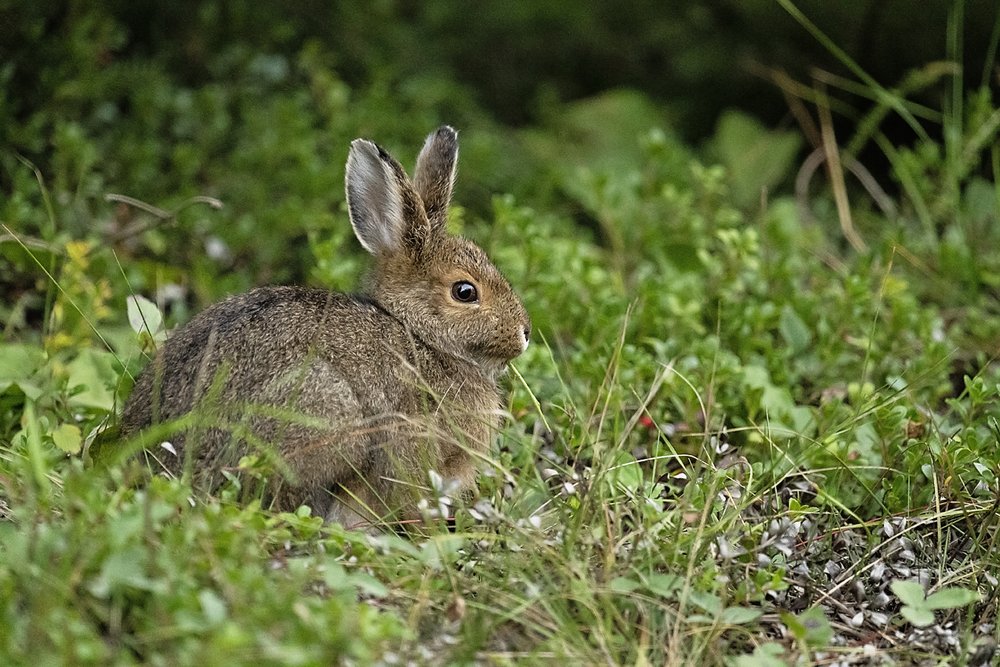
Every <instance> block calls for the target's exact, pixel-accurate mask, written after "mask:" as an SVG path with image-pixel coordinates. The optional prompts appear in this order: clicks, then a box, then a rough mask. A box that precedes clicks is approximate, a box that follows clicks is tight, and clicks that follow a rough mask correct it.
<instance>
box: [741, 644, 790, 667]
mask: <svg viewBox="0 0 1000 667" xmlns="http://www.w3.org/2000/svg"><path fill="white" fill-rule="evenodd" d="M784 653H785V649H784V647H783V646H781V645H780V644H776V643H774V642H768V643H766V644H761V645H760V646H758V647H757V648H755V649H754V651H753V653H752V654H751V655H741V656H738V657H737V658H736V659H735V660H733V665H734V666H735V667H785V665H787V664H788V663H787V662H786V661H784V660H782V659H781V658H780V657H779V656H781V655H783V654H784Z"/></svg>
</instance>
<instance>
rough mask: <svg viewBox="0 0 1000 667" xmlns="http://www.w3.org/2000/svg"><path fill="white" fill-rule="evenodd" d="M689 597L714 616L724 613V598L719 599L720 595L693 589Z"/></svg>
mask: <svg viewBox="0 0 1000 667" xmlns="http://www.w3.org/2000/svg"><path fill="white" fill-rule="evenodd" d="M689 599H690V600H691V602H693V603H694V604H695V605H696V606H698V607H700V608H701V609H704V610H705V611H707V612H708V613H709V614H712V615H713V616H720V615H721V614H722V600H720V599H719V596H718V595H712V594H711V593H702V592H701V591H691V594H690V596H689Z"/></svg>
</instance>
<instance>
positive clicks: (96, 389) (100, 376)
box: [66, 349, 119, 412]
mask: <svg viewBox="0 0 1000 667" xmlns="http://www.w3.org/2000/svg"><path fill="white" fill-rule="evenodd" d="M115 363H116V362H115V357H114V355H113V354H111V353H110V352H107V351H104V350H93V349H84V350H81V352H80V354H79V355H77V357H76V358H75V359H74V360H73V361H71V362H70V363H69V364H68V368H69V379H68V380H67V383H66V384H67V386H68V387H69V388H70V390H73V392H74V393H73V395H72V396H70V399H69V402H70V405H74V406H79V407H83V408H96V409H98V410H105V411H107V412H110V411H112V410H113V409H114V407H115V386H116V385H117V384H118V380H119V377H118V372H117V371H116V370H115Z"/></svg>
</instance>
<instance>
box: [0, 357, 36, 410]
mask: <svg viewBox="0 0 1000 667" xmlns="http://www.w3.org/2000/svg"><path fill="white" fill-rule="evenodd" d="M45 361H46V355H45V352H44V351H43V350H42V349H41V348H38V347H34V346H32V345H0V393H3V392H5V391H7V389H9V388H10V387H11V386H15V385H16V386H17V387H18V388H19V389H20V390H21V391H22V392H24V395H25V396H27V397H28V398H29V399H31V400H33V401H35V400H38V398H39V397H40V396H41V395H42V394H43V393H44V392H43V391H42V389H41V387H39V386H38V384H37V383H35V382H32V381H31V378H32V376H34V375H35V373H37V372H38V370H39V369H40V368H41V367H42V366H43V365H44V364H45Z"/></svg>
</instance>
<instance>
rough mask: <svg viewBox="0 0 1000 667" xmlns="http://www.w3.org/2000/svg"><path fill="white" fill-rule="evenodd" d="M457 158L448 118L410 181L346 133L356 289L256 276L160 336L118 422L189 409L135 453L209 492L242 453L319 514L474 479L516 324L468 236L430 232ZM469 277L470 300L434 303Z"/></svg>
mask: <svg viewBox="0 0 1000 667" xmlns="http://www.w3.org/2000/svg"><path fill="white" fill-rule="evenodd" d="M457 154H458V143H457V137H456V135H455V132H454V130H452V129H451V128H449V127H442V128H440V129H439V130H438V131H437V132H435V133H433V134H431V135H430V136H429V137H428V139H427V142H426V143H425V145H424V148H423V150H422V151H421V154H420V157H419V159H418V160H417V169H416V172H415V176H414V181H413V183H411V182H410V181H409V180H408V179H407V177H406V174H405V173H404V171H403V169H402V168H401V167H400V166H399V164H398V163H397V162H396V161H395V160H393V159H392V157H390V156H389V155H388V154H387V153H385V151H383V150H382V149H381V148H378V147H377V146H375V145H374V144H372V143H370V142H367V141H364V140H360V139H359V140H356V141H354V142H353V143H352V146H351V153H350V156H349V158H348V167H347V177H346V187H347V195H348V204H349V209H350V213H351V223H352V225H353V226H354V229H355V233H356V234H357V236H358V238H359V240H360V241H361V243H362V244H363V245H364V246H365V248H367V249H368V250H369V251H370V252H371V253H372V254H373V255H374V257H375V265H374V269H373V273H372V280H371V287H370V290H369V292H368V294H366V295H364V296H348V295H344V294H339V293H335V292H328V291H325V290H319V289H306V288H300V287H262V288H258V289H255V290H252V291H250V292H247V293H246V294H241V295H239V296H234V297H230V298H229V299H227V300H225V301H223V302H221V303H218V304H215V305H214V306H211V307H210V308H208V309H206V310H205V311H204V312H202V313H201V314H199V315H198V316H197V317H195V318H194V319H192V320H191V322H190V323H188V324H187V326H185V327H183V328H182V329H180V330H179V331H178V332H177V333H176V334H175V335H174V336H172V337H171V338H170V340H169V341H168V342H167V344H166V345H165V346H164V347H163V348H162V349H161V350H160V352H159V354H158V355H157V357H156V359H155V360H154V361H153V363H151V364H150V366H149V368H147V369H146V370H145V372H144V373H143V374H142V375H141V376H140V378H139V380H138V382H137V383H136V386H135V389H134V391H133V393H132V396H131V398H130V400H129V402H128V403H127V404H126V406H125V411H124V414H123V416H122V431H123V433H125V434H126V435H128V434H131V433H135V432H137V431H139V430H141V429H143V428H145V427H147V426H149V425H150V424H154V423H158V422H164V421H168V420H171V419H175V418H178V417H181V416H183V415H185V414H188V413H193V414H192V416H193V417H195V421H194V423H193V425H191V426H190V427H189V428H188V429H187V430H185V431H184V432H183V433H178V434H177V435H176V436H175V437H174V438H172V439H171V443H172V445H173V447H174V449H175V450H176V452H177V454H176V455H175V454H173V453H171V452H169V451H168V450H167V449H165V448H160V449H153V450H150V452H149V454H150V456H152V457H154V458H155V459H156V460H157V461H158V462H159V464H160V465H162V466H163V468H164V469H165V470H166V471H168V472H170V473H173V474H181V473H182V472H183V471H184V470H185V467H186V465H187V464H189V465H190V470H191V473H192V475H193V479H194V481H195V483H196V484H197V485H198V486H200V487H202V488H206V489H209V490H211V489H214V488H216V487H217V486H218V485H219V484H220V483H221V482H222V481H223V479H224V477H223V475H222V471H223V470H225V469H227V468H232V467H233V466H235V465H236V463H237V462H238V461H239V459H240V457H242V456H244V455H246V454H247V453H250V452H260V453H262V454H265V455H266V454H269V453H273V454H277V455H278V457H279V460H280V461H282V462H283V463H284V464H285V465H286V466H287V470H288V471H289V472H290V473H291V474H290V475H289V476H288V479H283V480H282V481H280V482H278V483H274V484H272V485H271V486H270V488H269V495H270V496H271V497H272V499H273V500H274V503H275V506H276V507H278V508H280V509H293V508H294V507H296V506H297V505H298V504H300V503H308V504H310V505H312V506H313V508H314V509H315V510H317V511H319V512H322V513H323V514H324V515H325V516H326V517H327V518H329V519H331V520H336V521H340V522H342V523H345V524H355V523H358V521H359V518H360V519H363V520H372V519H374V518H376V517H382V516H388V515H391V514H393V513H401V514H402V515H404V516H413V515H414V514H415V512H416V510H415V498H416V495H417V494H416V489H418V488H420V487H425V486H426V482H427V472H428V470H431V469H433V470H435V471H437V472H438V473H440V474H441V475H442V477H444V478H446V479H447V478H452V479H456V480H458V482H459V488H461V489H463V490H468V489H470V488H471V487H472V486H473V484H474V477H475V463H476V459H477V458H478V457H481V456H482V455H484V454H485V453H486V452H487V451H488V449H489V446H490V442H491V439H492V433H493V431H494V430H495V429H496V427H497V426H498V423H499V415H500V407H501V406H500V394H499V391H498V389H497V378H498V376H499V374H500V373H501V372H502V371H503V369H504V368H505V367H506V364H507V362H509V361H510V360H511V359H513V358H514V357H516V356H517V355H519V354H520V353H521V352H522V351H523V349H524V347H525V346H526V345H527V336H528V333H529V331H530V324H529V321H528V317H527V314H526V312H525V310H524V307H523V306H522V305H521V302H520V300H519V299H518V297H517V295H516V294H515V293H514V292H513V290H512V289H511V287H510V285H509V284H508V283H507V281H506V280H505V279H504V278H503V276H502V275H501V274H500V273H499V271H497V269H496V268H495V267H494V266H493V264H492V263H490V261H489V259H488V258H487V257H486V255H485V253H483V251H482V250H480V249H479V248H478V247H477V246H476V245H474V244H473V243H471V242H469V241H467V240H464V239H461V238H458V237H453V236H449V235H447V234H446V232H445V230H444V226H445V221H446V219H447V206H448V203H449V201H450V198H451V190H452V182H453V179H454V172H455V163H456V160H457ZM456 281H468V282H471V283H473V284H474V285H475V286H476V287H477V290H478V293H479V302H478V303H476V304H466V303H461V302H459V301H457V300H456V299H454V298H453V297H452V286H453V284H454V283H455V282H456Z"/></svg>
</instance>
